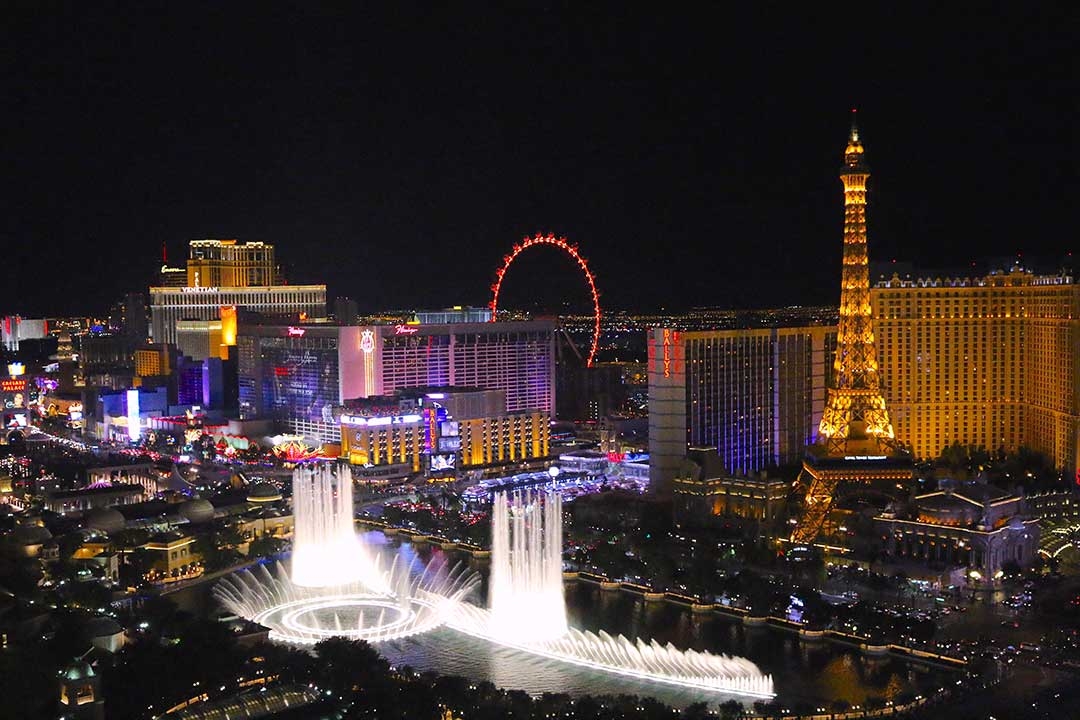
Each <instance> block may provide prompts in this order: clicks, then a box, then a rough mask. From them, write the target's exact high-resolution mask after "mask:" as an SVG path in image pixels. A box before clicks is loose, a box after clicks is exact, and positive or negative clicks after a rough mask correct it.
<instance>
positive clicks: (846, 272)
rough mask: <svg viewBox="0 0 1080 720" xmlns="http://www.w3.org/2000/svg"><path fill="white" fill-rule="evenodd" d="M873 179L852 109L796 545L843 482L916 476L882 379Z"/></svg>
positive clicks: (809, 535)
mask: <svg viewBox="0 0 1080 720" xmlns="http://www.w3.org/2000/svg"><path fill="white" fill-rule="evenodd" d="M869 177H870V168H869V166H868V165H867V164H866V157H865V149H864V148H863V144H862V141H861V140H860V138H859V128H858V125H856V123H855V111H854V110H852V112H851V132H850V133H849V134H848V142H847V146H846V147H845V148H844V164H843V167H842V168H841V170H840V181H841V182H842V183H843V184H844V256H843V268H842V271H841V281H840V321H839V324H838V325H837V329H836V358H835V360H834V362H833V380H832V383H831V384H830V386H829V387H828V388H827V390H826V397H825V408H824V412H823V413H822V415H821V423H820V424H819V425H818V435H817V439H816V441H815V443H814V445H811V446H810V448H809V449H808V452H807V459H806V461H805V462H804V464H803V476H804V477H806V476H807V475H809V476H810V478H812V480H811V483H810V489H809V492H808V493H807V496H806V512H805V513H804V516H803V519H802V521H801V522H800V524H799V525H798V526H797V527H796V529H795V532H794V533H793V534H792V539H793V540H795V541H797V542H810V541H812V540H813V539H814V538H815V537H816V536H817V534H818V532H819V531H820V530H821V527H822V524H823V523H824V521H825V517H826V515H827V514H828V511H829V508H830V507H831V505H832V500H833V493H834V491H835V489H836V486H837V484H838V483H839V482H840V481H841V480H856V481H864V482H865V481H871V480H875V479H905V478H907V479H910V477H911V468H910V458H908V457H907V455H906V453H904V452H903V450H902V449H901V448H900V446H899V444H898V443H897V441H896V435H895V434H894V432H893V427H892V423H891V422H890V421H889V411H888V409H887V408H886V407H885V397H884V395H882V392H881V383H880V380H879V378H878V361H877V349H876V347H875V344H874V324H873V317H872V316H871V310H870V266H869V257H868V254H867V249H866V246H867V234H866V181H867V179H869Z"/></svg>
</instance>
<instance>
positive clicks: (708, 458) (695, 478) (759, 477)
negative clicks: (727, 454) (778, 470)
mask: <svg viewBox="0 0 1080 720" xmlns="http://www.w3.org/2000/svg"><path fill="white" fill-rule="evenodd" d="M672 486H673V490H674V494H673V500H674V511H675V522H676V523H678V524H679V525H688V526H694V525H710V524H713V523H715V522H716V521H717V520H723V519H725V518H727V519H730V518H739V519H743V520H754V521H758V522H761V523H765V524H769V523H772V522H774V521H777V520H779V519H780V518H782V517H783V514H784V506H785V504H786V503H787V496H788V490H789V487H790V486H789V484H788V483H787V482H785V481H783V480H781V479H779V478H770V477H769V476H768V473H766V472H765V471H764V470H762V471H761V472H753V473H749V474H744V475H732V474H731V472H730V471H728V470H727V469H726V468H725V467H724V465H723V463H722V462H721V461H720V457H719V455H718V454H717V453H716V450H715V449H714V448H691V449H690V451H689V453H688V454H687V457H686V459H685V460H684V461H683V464H682V466H681V467H680V469H679V472H678V474H677V475H676V476H675V478H674V480H673V481H672Z"/></svg>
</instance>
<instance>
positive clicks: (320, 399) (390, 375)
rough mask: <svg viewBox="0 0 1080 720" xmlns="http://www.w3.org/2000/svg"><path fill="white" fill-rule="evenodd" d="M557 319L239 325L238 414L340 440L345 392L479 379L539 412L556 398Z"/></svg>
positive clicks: (512, 407)
mask: <svg viewBox="0 0 1080 720" xmlns="http://www.w3.org/2000/svg"><path fill="white" fill-rule="evenodd" d="M553 330H554V326H553V325H552V324H551V323H549V322H494V323H493V322H487V323H449V324H430V325H422V324H421V325H405V324H399V325H369V326H349V327H341V326H336V325H333V326H332V325H322V324H304V325H243V324H242V325H241V326H240V330H239V332H238V337H237V351H238V363H239V378H240V379H239V384H240V416H241V417H242V418H273V419H276V420H279V421H283V422H284V423H285V424H286V425H287V426H288V427H289V428H290V430H292V431H293V432H297V433H300V434H303V435H305V436H306V437H309V438H311V439H313V440H318V441H319V442H328V443H337V442H338V438H339V436H340V428H339V426H338V424H337V421H336V418H335V417H334V413H333V408H334V407H335V406H339V405H343V404H344V402H345V401H346V400H347V399H351V398H368V397H372V396H385V395H393V394H394V393H396V392H398V391H402V390H408V389H410V388H417V387H474V388H484V389H489V390H499V391H502V392H503V393H504V394H505V407H504V408H503V412H505V413H508V414H522V413H525V414H528V413H532V412H540V413H544V414H546V415H547V416H548V417H549V419H550V415H551V411H552V409H553V407H554V401H555V383H554V377H555V362H554V333H553Z"/></svg>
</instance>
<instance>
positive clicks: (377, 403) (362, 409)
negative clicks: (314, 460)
mask: <svg viewBox="0 0 1080 720" xmlns="http://www.w3.org/2000/svg"><path fill="white" fill-rule="evenodd" d="M505 405H506V400H505V393H504V392H503V391H501V390H483V389H475V388H417V389H410V390H403V391H399V392H398V393H396V394H395V395H392V396H386V397H369V398H363V399H357V400H352V401H349V402H347V403H346V405H345V407H344V408H343V409H342V410H341V414H340V420H341V456H342V457H343V458H347V459H348V461H349V462H350V463H351V464H353V465H362V466H365V467H378V466H381V465H398V466H402V467H404V468H405V469H406V470H407V471H411V472H422V473H424V474H426V475H428V476H436V477H437V476H445V477H452V476H455V475H456V474H457V472H458V470H460V469H469V468H476V467H487V466H497V465H506V464H511V463H515V462H522V461H525V460H530V459H534V458H542V457H546V456H547V455H548V451H549V442H550V430H549V428H550V424H551V422H550V417H549V416H548V414H547V413H545V412H541V411H532V412H519V413H508V412H506V410H505V409H504V408H505Z"/></svg>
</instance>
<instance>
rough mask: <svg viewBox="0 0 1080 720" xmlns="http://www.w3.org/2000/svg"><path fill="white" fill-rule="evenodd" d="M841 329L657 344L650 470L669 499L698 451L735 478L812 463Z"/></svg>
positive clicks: (706, 334)
mask: <svg viewBox="0 0 1080 720" xmlns="http://www.w3.org/2000/svg"><path fill="white" fill-rule="evenodd" d="M835 348H836V328H835V327H829V326H811V327H777V328H759V329H747V330H711V331H691V332H680V331H678V330H673V329H670V328H656V329H653V330H650V331H649V335H648V373H649V455H650V461H649V469H650V482H651V483H652V486H653V488H654V490H655V491H656V492H658V493H660V494H665V493H667V491H668V490H669V489H670V483H671V481H672V479H673V478H674V477H675V476H676V474H677V473H678V470H679V466H680V464H681V463H682V461H683V459H684V458H685V457H686V455H687V451H688V449H689V448H715V449H716V451H717V453H718V454H719V456H720V458H721V460H722V461H723V463H724V466H725V468H726V469H727V470H728V471H729V472H733V473H736V472H741V473H746V472H751V471H755V470H761V469H764V468H766V467H769V466H773V465H783V464H793V463H797V462H799V461H801V460H802V457H803V453H804V452H805V449H806V446H807V445H808V444H809V443H810V442H811V441H812V440H813V437H814V434H815V432H816V431H817V425H818V423H819V422H820V420H821V411H822V407H823V405H824V402H825V387H826V382H827V380H828V377H829V373H830V372H831V364H832V357H833V354H834V352H835Z"/></svg>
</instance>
